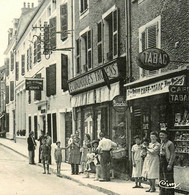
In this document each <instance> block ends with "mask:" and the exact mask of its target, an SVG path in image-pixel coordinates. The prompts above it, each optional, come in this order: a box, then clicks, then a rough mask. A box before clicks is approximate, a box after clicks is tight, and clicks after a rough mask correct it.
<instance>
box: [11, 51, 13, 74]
mask: <svg viewBox="0 0 189 195" xmlns="http://www.w3.org/2000/svg"><path fill="white" fill-rule="evenodd" d="M13 70H14V52H13V51H12V52H11V71H13Z"/></svg>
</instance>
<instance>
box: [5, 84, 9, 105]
mask: <svg viewBox="0 0 189 195" xmlns="http://www.w3.org/2000/svg"><path fill="white" fill-rule="evenodd" d="M8 103H9V86H6V104H8Z"/></svg>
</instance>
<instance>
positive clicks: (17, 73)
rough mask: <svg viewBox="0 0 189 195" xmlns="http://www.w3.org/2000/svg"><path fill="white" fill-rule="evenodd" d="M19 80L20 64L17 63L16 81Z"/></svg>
mask: <svg viewBox="0 0 189 195" xmlns="http://www.w3.org/2000/svg"><path fill="white" fill-rule="evenodd" d="M18 79H19V62H16V80H17V81H18Z"/></svg>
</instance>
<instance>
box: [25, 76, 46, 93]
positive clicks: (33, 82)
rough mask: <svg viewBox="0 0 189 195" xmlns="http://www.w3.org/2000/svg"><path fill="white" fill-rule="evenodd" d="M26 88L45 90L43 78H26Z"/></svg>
mask: <svg viewBox="0 0 189 195" xmlns="http://www.w3.org/2000/svg"><path fill="white" fill-rule="evenodd" d="M25 84H26V90H38V91H42V90H43V79H34V78H33V79H26V81H25Z"/></svg>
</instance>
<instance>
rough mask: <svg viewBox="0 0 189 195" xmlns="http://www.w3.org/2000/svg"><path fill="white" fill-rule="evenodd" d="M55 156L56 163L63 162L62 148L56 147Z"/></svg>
mask: <svg viewBox="0 0 189 195" xmlns="http://www.w3.org/2000/svg"><path fill="white" fill-rule="evenodd" d="M54 157H55V160H56V163H61V162H62V148H59V147H57V148H55V150H54Z"/></svg>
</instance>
